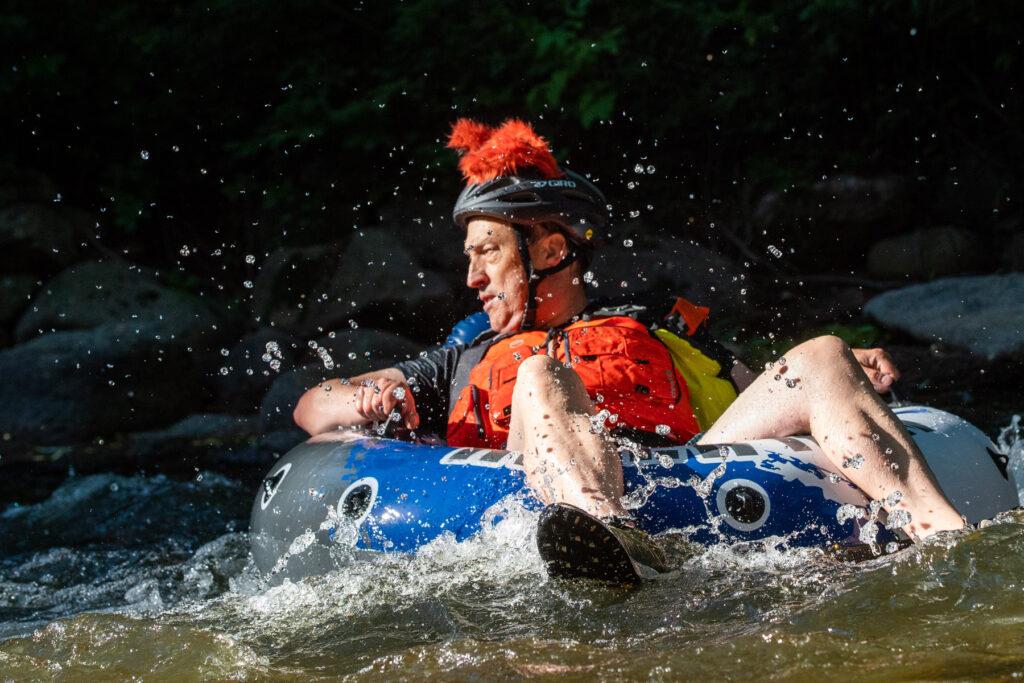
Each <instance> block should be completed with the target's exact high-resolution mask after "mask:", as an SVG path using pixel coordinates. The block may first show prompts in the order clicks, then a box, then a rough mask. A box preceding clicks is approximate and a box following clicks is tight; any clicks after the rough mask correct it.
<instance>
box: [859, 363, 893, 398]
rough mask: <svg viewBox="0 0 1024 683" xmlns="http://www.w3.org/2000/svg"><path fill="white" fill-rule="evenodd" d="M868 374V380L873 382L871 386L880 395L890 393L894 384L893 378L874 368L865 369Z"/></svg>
mask: <svg viewBox="0 0 1024 683" xmlns="http://www.w3.org/2000/svg"><path fill="white" fill-rule="evenodd" d="M864 371H865V372H866V373H867V376H868V380H869V381H870V382H871V386H873V387H874V388H875V391H877V392H878V393H880V394H884V393H886V392H888V391H889V388H890V387H891V386H892V383H893V376H892V375H890V374H887V373H884V372H880V371H878V370H875V369H874V368H864Z"/></svg>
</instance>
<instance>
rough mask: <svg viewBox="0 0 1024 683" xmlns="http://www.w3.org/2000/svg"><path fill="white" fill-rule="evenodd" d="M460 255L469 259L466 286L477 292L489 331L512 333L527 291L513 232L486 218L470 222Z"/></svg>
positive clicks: (524, 302)
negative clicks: (462, 252) (488, 323)
mask: <svg viewBox="0 0 1024 683" xmlns="http://www.w3.org/2000/svg"><path fill="white" fill-rule="evenodd" d="M464 252H465V254H466V256H468V257H469V271H468V273H467V275H466V285H467V286H468V287H470V288H472V289H475V290H477V292H478V293H479V297H480V301H481V302H483V307H484V311H485V312H486V313H487V318H488V319H489V320H490V323H491V329H492V330H494V331H496V332H515V331H516V330H518V329H519V326H520V325H521V324H522V320H523V307H524V305H525V304H526V297H527V295H528V291H529V290H528V288H527V286H526V274H525V272H524V271H523V264H522V261H521V260H520V258H519V246H518V242H517V240H516V233H515V230H514V229H513V228H512V226H510V225H509V224H507V223H501V222H498V221H494V220H490V219H488V218H473V219H470V221H469V224H468V225H467V227H466V243H465V248H464Z"/></svg>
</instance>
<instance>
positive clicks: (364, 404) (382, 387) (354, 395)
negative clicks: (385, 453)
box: [292, 368, 420, 435]
mask: <svg viewBox="0 0 1024 683" xmlns="http://www.w3.org/2000/svg"><path fill="white" fill-rule="evenodd" d="M393 410H398V412H399V413H401V415H402V416H403V417H404V418H405V419H404V422H405V426H406V428H408V429H416V427H418V426H419V423H420V417H419V414H418V413H417V412H416V402H415V400H414V399H413V395H412V391H410V390H409V385H408V384H406V381H405V376H404V375H403V374H402V372H401V371H400V370H398V369H397V368H385V369H383V370H373V371H370V372H367V373H364V374H362V375H358V376H356V377H353V378H352V379H351V380H349V382H348V383H347V384H346V383H344V382H342V381H341V380H337V379H332V380H330V381H327V382H323V383H321V384H319V385H318V386H315V387H313V388H312V389H309V390H308V391H306V393H304V394H303V395H302V397H301V398H300V399H299V402H298V403H297V404H296V405H295V411H294V412H293V413H292V417H293V419H294V420H295V424H297V425H298V426H299V427H301V428H302V429H304V430H306V431H307V432H309V433H310V434H313V435H315V434H322V433H323V432H329V431H333V430H335V429H337V428H339V427H357V426H360V425H368V424H370V423H372V422H374V421H375V420H386V419H387V417H388V415H390V414H391V412H392V411H393Z"/></svg>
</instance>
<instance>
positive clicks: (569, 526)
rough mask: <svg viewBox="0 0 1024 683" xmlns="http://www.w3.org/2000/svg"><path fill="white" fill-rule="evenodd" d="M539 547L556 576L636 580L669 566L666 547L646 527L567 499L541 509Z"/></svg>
mask: <svg viewBox="0 0 1024 683" xmlns="http://www.w3.org/2000/svg"><path fill="white" fill-rule="evenodd" d="M537 548H538V550H540V556H541V558H542V559H543V560H544V563H545V564H546V565H547V570H548V575H550V576H551V577H553V578H561V579H573V578H580V579H595V580H597V581H606V582H608V583H615V584H633V583H638V582H640V581H641V580H642V579H649V578H654V577H655V576H657V575H658V574H661V573H664V572H667V571H668V563H667V562H666V560H665V553H664V552H662V550H661V548H659V547H658V545H657V543H655V541H654V539H652V538H651V537H650V536H649V535H648V534H647V533H645V532H644V531H641V530H640V529H637V528H635V527H633V526H631V525H630V524H629V522H628V521H627V520H622V519H612V520H608V521H602V520H600V519H598V518H597V517H594V516H593V515H590V514H587V513H586V512H584V511H583V510H580V509H579V508H577V507H573V506H572V505H566V504H565V503H559V504H557V505H551V506H549V507H547V508H545V509H544V511H543V512H542V513H541V515H540V523H539V525H538V528H537Z"/></svg>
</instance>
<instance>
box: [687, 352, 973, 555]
mask: <svg viewBox="0 0 1024 683" xmlns="http://www.w3.org/2000/svg"><path fill="white" fill-rule="evenodd" d="M784 358H785V363H781V362H780V363H778V364H776V366H775V367H773V368H772V369H770V370H767V371H765V372H764V373H762V374H761V375H760V376H759V377H758V378H757V379H756V380H755V381H754V383H753V384H751V385H750V386H749V387H748V388H747V389H746V390H745V391H744V392H743V393H742V394H740V396H739V398H738V399H737V400H736V401H735V402H734V403H733V404H732V405H731V406H730V407H729V409H728V410H726V411H725V413H724V414H723V415H722V416H721V417H720V418H719V419H718V421H716V422H715V424H714V425H712V426H711V428H710V429H709V430H708V431H707V433H706V434H705V435H704V436H703V438H702V439H701V443H702V444H716V443H731V442H735V441H750V440H753V439H764V438H779V437H785V436H792V435H794V434H808V433H809V434H811V436H813V437H814V438H815V439H816V440H817V441H818V444H819V445H820V446H821V449H822V451H823V452H824V453H825V455H826V456H827V457H828V458H829V460H831V461H832V463H833V464H835V465H836V467H837V468H841V469H840V471H841V472H843V474H845V475H846V477H847V478H848V479H849V480H850V481H851V482H853V483H854V484H855V485H857V486H858V487H859V488H860V489H861V490H862V491H864V493H866V494H867V495H868V496H870V497H871V498H873V499H875V500H879V501H884V500H886V498H887V497H889V496H891V495H893V494H895V493H896V492H897V491H898V492H899V494H900V496H902V497H901V498H900V500H899V502H898V503H896V504H895V505H893V506H889V507H888V508H887V509H888V511H889V513H890V514H892V513H893V512H894V511H895V510H899V509H903V510H906V511H907V512H908V513H910V515H911V521H910V523H909V524H907V525H906V526H905V527H904V530H905V531H906V532H907V533H908V534H910V535H911V536H912V537H913V536H916V537H918V538H924V537H926V536H929V535H931V534H933V533H935V532H938V531H944V530H948V529H959V528H961V527H962V526H963V521H962V520H961V518H960V515H959V514H958V513H957V511H956V510H955V509H954V508H953V506H952V505H951V504H950V502H949V500H947V498H946V496H945V495H944V494H943V493H942V491H941V489H940V488H939V486H938V484H937V483H936V481H935V478H934V476H933V475H932V473H931V470H930V469H929V468H928V465H927V463H926V462H925V460H924V456H922V455H921V451H920V450H919V449H918V448H917V445H916V444H915V443H914V441H913V439H911V438H910V434H909V433H908V432H907V430H906V429H905V428H904V427H903V424H902V423H901V422H900V421H899V419H898V418H897V417H896V416H895V415H894V414H893V413H892V411H891V410H889V407H888V406H887V405H886V404H885V402H884V401H882V399H881V398H880V397H879V396H878V394H877V393H876V392H875V391H874V390H873V389H872V387H871V384H870V383H869V382H868V379H867V376H866V375H865V374H864V371H863V370H862V369H861V367H860V364H859V363H858V362H857V360H856V358H854V356H853V354H852V353H851V352H850V349H849V347H847V346H846V344H845V343H844V342H843V341H842V340H840V339H839V338H837V337H818V338H816V339H812V340H810V341H808V342H805V343H803V344H801V345H799V346H797V347H795V348H794V349H792V350H791V351H789V352H787V353H786V354H785V356H784ZM776 376H778V377H779V379H775V378H776ZM858 456H860V457H858ZM858 465H859V466H858ZM900 496H895V497H900Z"/></svg>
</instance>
